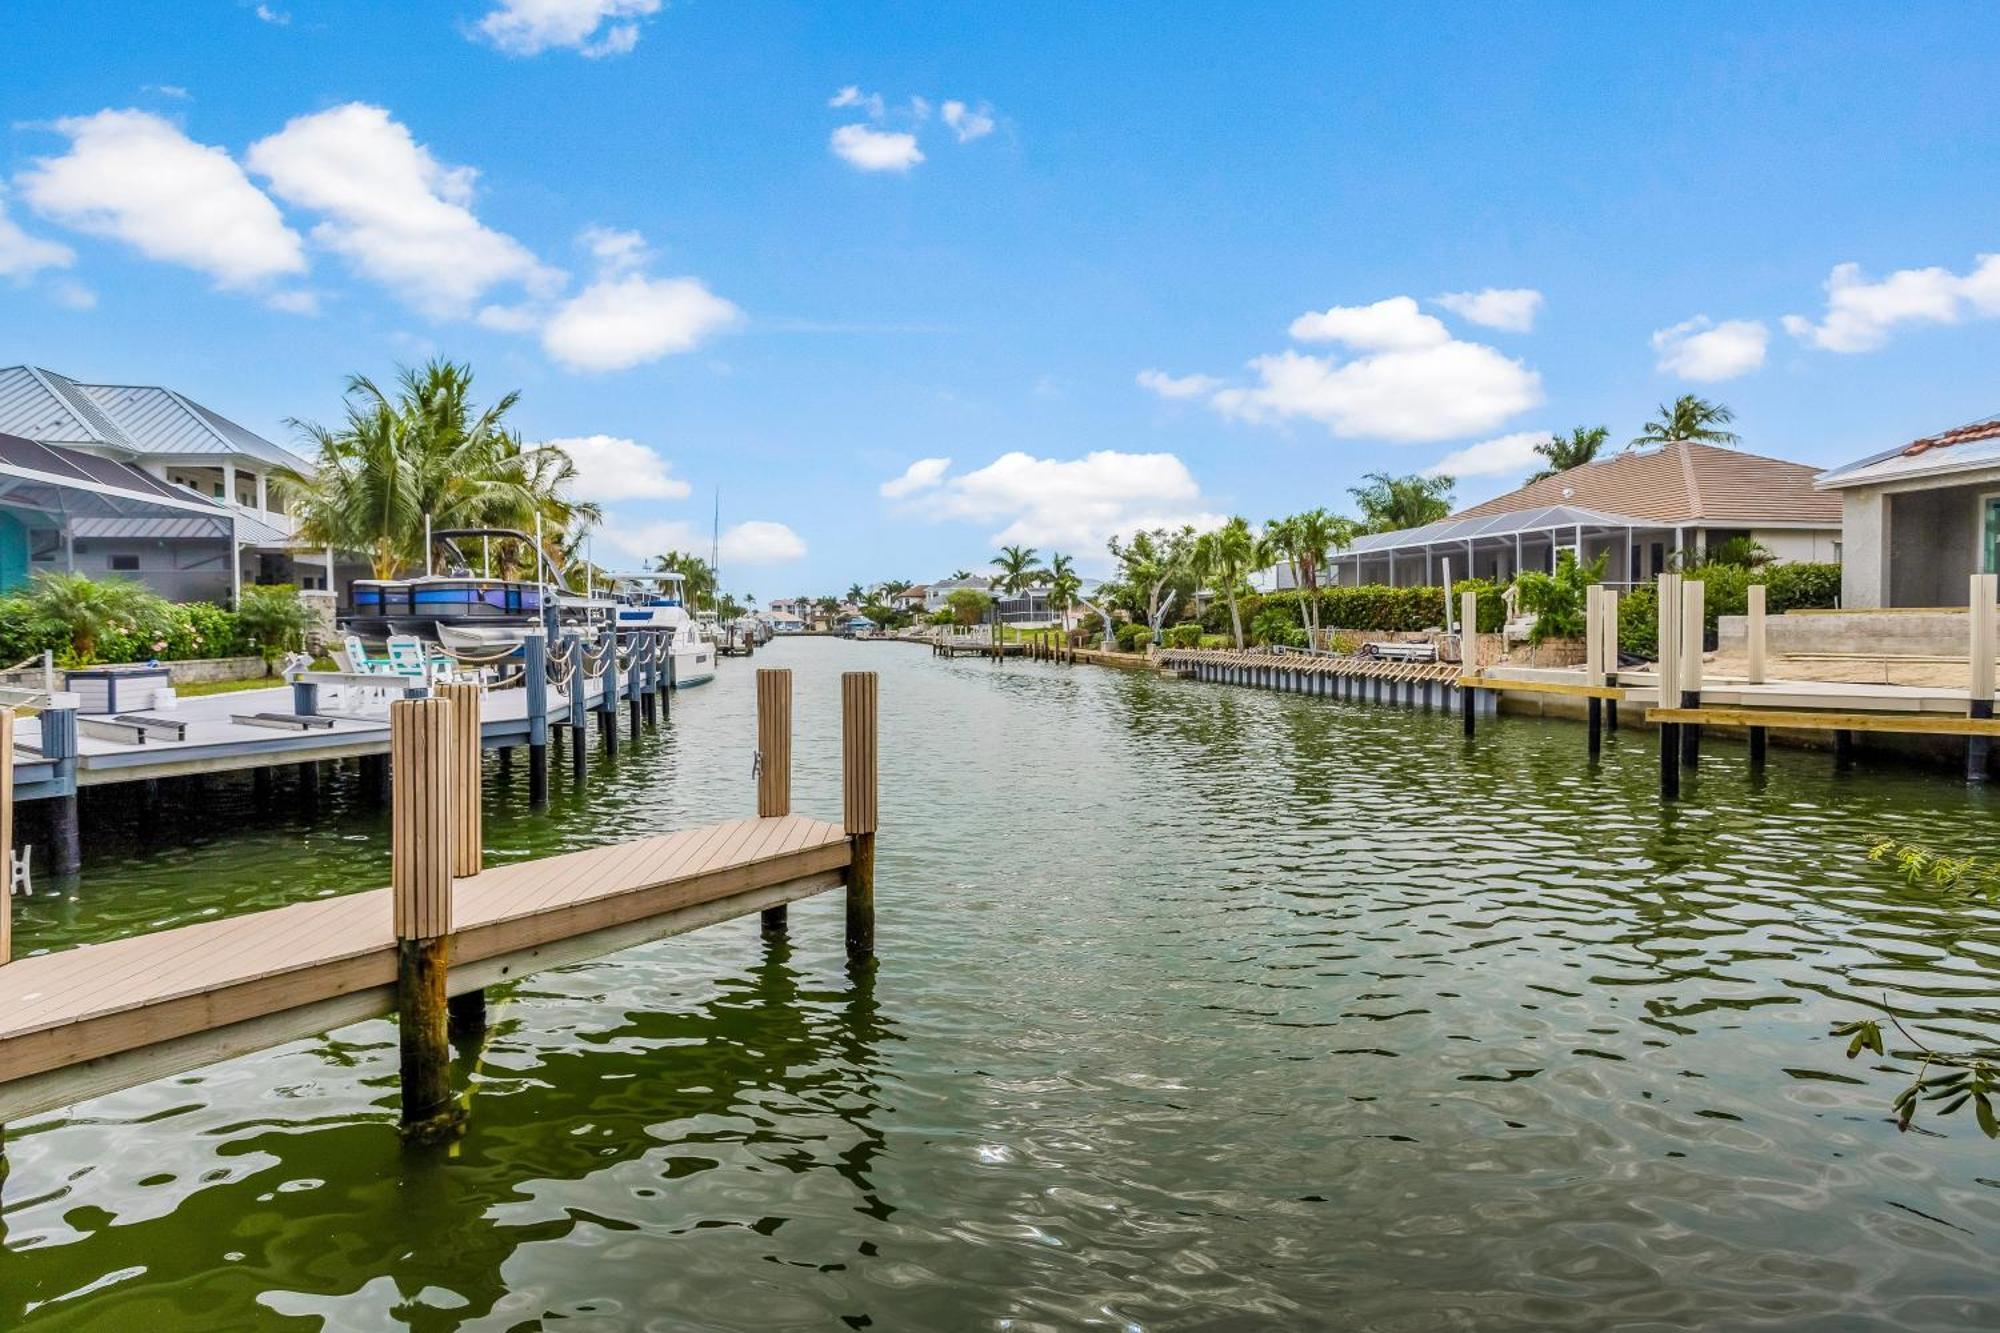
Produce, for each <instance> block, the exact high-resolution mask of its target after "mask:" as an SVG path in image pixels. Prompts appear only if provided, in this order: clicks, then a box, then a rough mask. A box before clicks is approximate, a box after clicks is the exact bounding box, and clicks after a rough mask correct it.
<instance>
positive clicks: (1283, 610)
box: [1250, 601, 1306, 648]
mask: <svg viewBox="0 0 2000 1333" xmlns="http://www.w3.org/2000/svg"><path fill="white" fill-rule="evenodd" d="M1292 605H1293V606H1296V605H1297V602H1296V601H1294V602H1293V604H1292ZM1250 638H1251V640H1252V641H1253V642H1256V643H1269V644H1284V645H1285V646H1287V647H1290V648H1303V647H1305V644H1306V632H1305V629H1304V628H1303V627H1302V626H1301V625H1300V624H1299V622H1298V617H1297V613H1296V612H1295V611H1293V610H1292V609H1291V607H1286V606H1281V605H1275V604H1272V603H1268V602H1267V603H1266V604H1265V606H1264V609H1263V610H1261V611H1259V612H1258V613H1257V618H1256V619H1255V620H1253V621H1251V622H1250Z"/></svg>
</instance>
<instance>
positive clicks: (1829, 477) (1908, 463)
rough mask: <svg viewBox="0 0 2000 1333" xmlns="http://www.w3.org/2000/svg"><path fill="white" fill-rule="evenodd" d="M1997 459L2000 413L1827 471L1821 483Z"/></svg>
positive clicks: (1952, 468) (1960, 467)
mask: <svg viewBox="0 0 2000 1333" xmlns="http://www.w3.org/2000/svg"><path fill="white" fill-rule="evenodd" d="M1996 463H2000V417H1988V418H1987V419H1985V420H1984V421H1974V422H1970V423H1968V424H1967V425H1963V426H1959V427H1956V428H1954V429H1952V430H1947V431H1940V432H1938V433H1937V434H1936V435H1926V436H1924V437H1923V438H1922V439H1917V440H1911V441H1910V442H1909V443H1908V444H1903V445H1898V446H1897V447H1896V448H1894V449H1884V450H1883V451H1882V452H1881V453H1879V454H1870V455H1869V456H1868V457H1866V458H1863V459H1861V460H1859V461H1858V462H1853V463H1849V464H1847V465H1846V466H1844V467H1837V468H1834V469H1832V470H1831V471H1828V472H1823V473H1821V474H1820V478H1819V485H1820V486H1822V487H1825V488H1827V489H1830V490H1837V489H1839V488H1841V487H1843V486H1860V485H1866V484H1868V483H1871V482H1880V481H1888V480H1891V479H1900V478H1903V477H1925V476H1933V475H1936V474H1938V473H1943V472H1960V471H1964V470H1966V469H1968V468H1977V467H1991V466H1994V465H1995V464H1996Z"/></svg>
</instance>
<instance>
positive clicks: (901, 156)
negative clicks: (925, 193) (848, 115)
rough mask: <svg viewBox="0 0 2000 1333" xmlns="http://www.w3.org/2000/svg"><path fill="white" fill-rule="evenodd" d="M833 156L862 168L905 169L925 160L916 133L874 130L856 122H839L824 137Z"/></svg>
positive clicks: (868, 169) (863, 169)
mask: <svg viewBox="0 0 2000 1333" xmlns="http://www.w3.org/2000/svg"><path fill="white" fill-rule="evenodd" d="M827 147H829V148H830V149H832V150H833V153H834V156H836V157H839V158H841V159H842V160H844V161H846V162H847V163H848V164H849V165H850V166H854V167H858V168H859V169H860V170H862V171H908V170H909V169H910V168H911V167H914V166H915V165H916V164H917V163H919V162H921V161H923V160H924V154H923V150H922V149H920V148H918V147H917V136H916V135H914V134H905V133H903V132H902V131H900V130H877V129H871V128H870V127H869V126H867V125H864V124H862V123H860V122H859V121H856V122H855V123H854V124H852V125H842V126H841V127H840V128H838V129H836V130H835V131H834V132H833V133H832V135H831V136H829V137H828V139H827Z"/></svg>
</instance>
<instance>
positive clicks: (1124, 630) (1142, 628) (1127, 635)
mask: <svg viewBox="0 0 2000 1333" xmlns="http://www.w3.org/2000/svg"><path fill="white" fill-rule="evenodd" d="M1152 641H1153V631H1152V629H1151V627H1149V626H1146V625H1120V626H1119V627H1118V648H1119V651H1121V652H1127V653H1143V652H1145V651H1146V645H1147V644H1149V643H1151V642H1152Z"/></svg>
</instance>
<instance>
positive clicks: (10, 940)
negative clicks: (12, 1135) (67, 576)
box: [0, 708, 14, 1180]
mask: <svg viewBox="0 0 2000 1333" xmlns="http://www.w3.org/2000/svg"><path fill="white" fill-rule="evenodd" d="M0 854H4V855H5V857H6V863H5V868H4V872H0V881H3V882H0V967H5V966H6V965H7V964H8V963H9V962H11V961H13V958H14V883H13V879H14V864H13V862H14V710H13V709H11V708H0ZM6 1178H7V1127H6V1126H5V1125H0V1180H5V1179H6Z"/></svg>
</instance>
